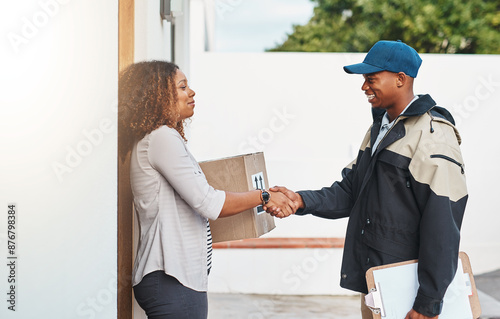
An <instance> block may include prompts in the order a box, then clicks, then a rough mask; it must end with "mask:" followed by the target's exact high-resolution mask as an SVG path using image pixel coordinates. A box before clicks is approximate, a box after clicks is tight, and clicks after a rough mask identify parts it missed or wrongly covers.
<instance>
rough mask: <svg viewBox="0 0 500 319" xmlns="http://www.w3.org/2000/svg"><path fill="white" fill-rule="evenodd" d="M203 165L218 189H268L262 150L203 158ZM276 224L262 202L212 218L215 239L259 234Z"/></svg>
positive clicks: (232, 190) (226, 239)
mask: <svg viewBox="0 0 500 319" xmlns="http://www.w3.org/2000/svg"><path fill="white" fill-rule="evenodd" d="M200 166H201V169H202V170H203V173H204V174H205V176H206V177H207V180H208V183H209V184H210V185H211V186H212V187H214V188H215V189H220V190H224V191H229V192H246V191H250V190H254V189H262V188H265V189H267V188H268V187H267V186H268V185H269V183H268V180H267V172H266V164H265V160H264V153H262V152H259V153H252V154H246V155H240V156H235V157H228V158H222V159H218V160H212V161H205V162H200ZM274 227H276V226H275V225H274V217H272V216H271V215H269V214H268V213H266V212H265V211H264V210H263V209H262V206H259V207H256V208H253V209H249V210H246V211H244V212H242V213H240V214H237V215H234V216H230V217H224V218H218V219H217V220H215V221H212V220H211V221H210V228H211V230H212V241H213V242H214V243H216V242H221V241H229V240H237V239H245V238H257V237H260V236H261V235H263V234H265V233H268V232H270V231H271V230H272V229H274Z"/></svg>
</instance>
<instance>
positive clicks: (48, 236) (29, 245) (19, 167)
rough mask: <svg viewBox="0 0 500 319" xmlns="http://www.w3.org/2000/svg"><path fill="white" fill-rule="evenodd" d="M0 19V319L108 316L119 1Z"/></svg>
mask: <svg viewBox="0 0 500 319" xmlns="http://www.w3.org/2000/svg"><path fill="white" fill-rule="evenodd" d="M0 21H2V29H1V37H0V39H1V40H0V47H1V48H0V52H2V53H1V62H0V63H1V67H0V68H1V70H2V71H1V73H0V79H1V80H0V81H1V88H2V93H1V94H0V137H1V142H0V143H1V144H0V145H1V165H0V176H1V177H0V211H1V213H0V247H1V254H0V260H1V262H0V265H1V266H0V291H2V302H1V306H0V317H1V318H113V317H116V311H117V310H116V294H117V292H116V281H117V278H116V276H117V271H116V251H117V247H116V240H117V237H116V232H117V226H116V210H117V208H116V207H117V206H116V205H117V195H116V193H117V192H116V189H117V185H116V179H117V176H116V171H117V165H116V162H117V160H116V159H117V152H116V149H117V145H116V138H117V134H116V113H117V112H116V110H117V99H116V97H117V74H118V56H117V52H118V41H117V39H118V37H117V34H118V27H117V26H118V1H116V0H114V1H98V0H87V1H69V0H65V1H63V0H57V1H56V0H41V1H38V0H37V1H35V0H26V1H8V2H7V1H2V2H1V3H0ZM8 203H15V204H16V206H17V209H18V210H17V214H16V219H15V230H14V231H15V237H16V239H15V241H16V250H15V257H17V259H16V260H15V262H16V263H15V269H14V271H15V283H8V279H12V278H9V276H10V275H11V269H10V267H7V263H8V261H10V260H7V256H9V255H8V254H7V246H8V240H9V238H8V236H11V235H13V234H12V233H8V229H7V225H8V211H7V204H8ZM12 284H13V285H15V289H14V290H15V292H16V307H15V310H16V311H15V312H14V311H11V310H8V308H7V307H8V306H10V304H8V303H7V302H6V298H8V297H9V298H10V296H7V295H6V293H7V292H8V291H10V285H12Z"/></svg>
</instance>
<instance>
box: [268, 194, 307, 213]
mask: <svg viewBox="0 0 500 319" xmlns="http://www.w3.org/2000/svg"><path fill="white" fill-rule="evenodd" d="M269 193H270V194H271V200H270V201H269V203H267V205H266V206H265V207H264V209H265V210H266V211H267V212H268V213H269V214H271V215H272V216H275V217H278V218H284V217H288V216H290V215H292V214H295V212H296V211H297V209H299V208H300V207H301V206H302V207H303V205H304V204H303V202H302V197H300V195H299V194H296V193H294V192H293V191H291V190H289V189H287V188H286V187H281V186H280V187H278V186H275V187H272V188H271V189H269ZM273 199H274V201H273Z"/></svg>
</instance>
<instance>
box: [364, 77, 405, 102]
mask: <svg viewBox="0 0 500 319" xmlns="http://www.w3.org/2000/svg"><path fill="white" fill-rule="evenodd" d="M397 76H398V74H397V73H393V72H389V71H381V72H377V73H370V74H363V77H364V79H365V81H364V83H363V86H362V87H361V90H363V91H365V94H366V97H367V98H368V102H369V103H370V104H371V105H372V107H374V108H381V109H388V108H391V107H392V106H394V104H395V102H396V90H397V88H398V86H397V81H398V77H397Z"/></svg>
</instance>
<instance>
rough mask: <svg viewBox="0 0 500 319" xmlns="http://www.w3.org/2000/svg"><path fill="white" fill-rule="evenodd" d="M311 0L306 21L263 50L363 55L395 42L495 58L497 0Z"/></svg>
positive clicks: (499, 48)
mask: <svg viewBox="0 0 500 319" xmlns="http://www.w3.org/2000/svg"><path fill="white" fill-rule="evenodd" d="M311 1H313V2H315V3H316V7H315V8H314V16H313V17H312V18H311V20H310V21H309V22H308V23H307V24H306V25H303V26H301V25H295V26H294V27H293V32H292V34H289V35H288V38H287V39H286V40H285V42H283V43H282V44H279V45H277V46H276V47H275V48H273V49H270V50H269V51H305V52H366V51H368V50H369V49H370V48H371V47H372V45H373V44H374V43H375V42H377V41H378V40H401V41H403V42H405V43H407V44H409V45H411V46H412V47H414V48H415V49H416V50H417V51H419V52H421V53H479V54H498V53H500V0H467V1H464V0H311Z"/></svg>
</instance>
